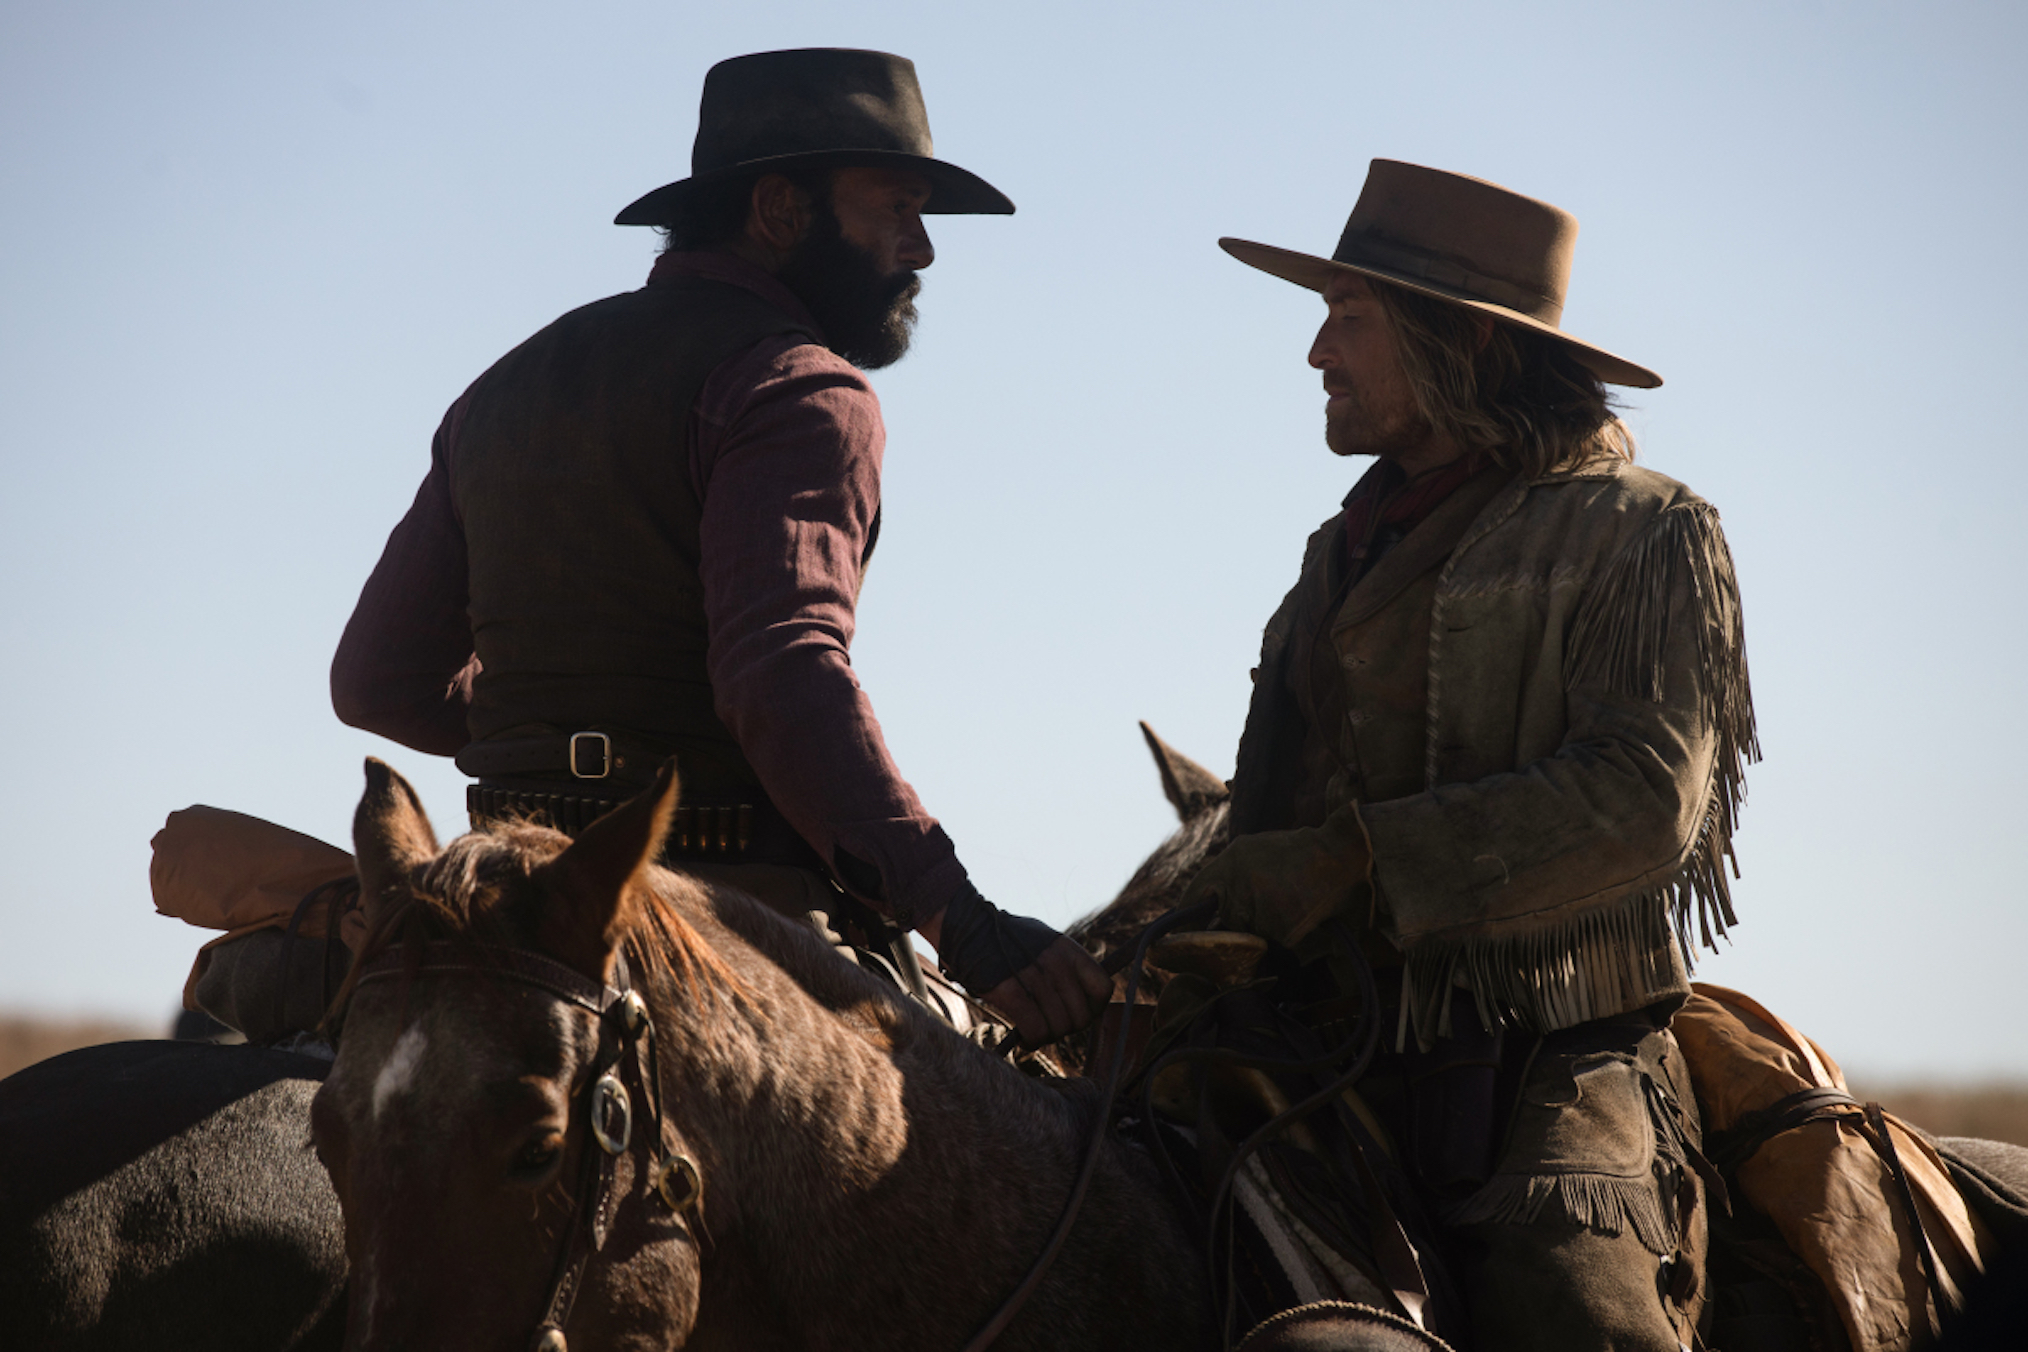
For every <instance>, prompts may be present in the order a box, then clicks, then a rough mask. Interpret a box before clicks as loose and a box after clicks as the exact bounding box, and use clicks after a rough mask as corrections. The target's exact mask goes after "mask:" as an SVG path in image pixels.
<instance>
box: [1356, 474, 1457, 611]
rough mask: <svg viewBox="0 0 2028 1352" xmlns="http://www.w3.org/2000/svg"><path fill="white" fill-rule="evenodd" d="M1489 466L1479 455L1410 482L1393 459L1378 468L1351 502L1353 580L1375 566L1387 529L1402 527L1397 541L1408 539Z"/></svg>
mask: <svg viewBox="0 0 2028 1352" xmlns="http://www.w3.org/2000/svg"><path fill="white" fill-rule="evenodd" d="M1484 467H1485V458H1484V457H1483V456H1482V455H1480V454H1479V453H1478V452H1476V451H1475V452H1473V453H1472V454H1470V455H1461V456H1459V457H1458V458H1457V459H1455V460H1453V461H1451V462H1450V463H1449V464H1444V465H1438V466H1437V467H1436V468H1435V469H1426V470H1424V471H1423V472H1422V473H1420V474H1418V475H1416V476H1415V477H1414V478H1413V479H1409V478H1405V477H1404V476H1403V475H1402V472H1401V468H1400V466H1398V465H1396V464H1395V463H1394V462H1393V461H1392V460H1382V461H1380V462H1379V463H1377V464H1376V465H1374V466H1373V468H1372V469H1370V470H1368V471H1367V472H1366V473H1365V475H1363V476H1362V477H1361V478H1360V480H1359V482H1358V483H1357V484H1355V485H1353V487H1352V492H1351V494H1350V495H1349V496H1348V497H1347V498H1346V499H1345V566H1346V570H1347V577H1348V578H1349V579H1350V580H1352V581H1355V582H1356V581H1357V580H1358V579H1359V577H1360V576H1361V575H1363V574H1364V573H1365V571H1366V570H1367V568H1369V567H1371V566H1372V564H1373V562H1374V561H1375V554H1376V551H1375V549H1374V542H1375V538H1376V537H1377V536H1378V535H1379V534H1380V532H1381V528H1382V527H1387V526H1393V527H1398V529H1397V530H1395V531H1391V532H1389V533H1390V534H1392V535H1393V536H1394V538H1395V539H1400V538H1401V537H1402V536H1404V535H1407V534H1408V533H1409V532H1410V531H1412V530H1414V529H1415V528H1416V527H1417V526H1419V525H1421V524H1422V523H1423V521H1424V519H1426V518H1427V517H1428V516H1429V514H1430V513H1431V512H1434V511H1435V510H1436V509H1437V507H1438V506H1439V505H1441V504H1442V502H1443V500H1444V499H1445V498H1447V497H1449V496H1450V495H1451V494H1453V493H1455V492H1457V491H1458V489H1459V488H1461V487H1463V485H1464V483H1465V481H1466V480H1467V479H1469V478H1471V477H1472V476H1473V475H1474V474H1477V473H1478V472H1479V471H1480V470H1481V469H1483V468H1484ZM1379 552H1382V553H1384V552H1385V549H1384V548H1383V549H1382V550H1380V551H1379Z"/></svg>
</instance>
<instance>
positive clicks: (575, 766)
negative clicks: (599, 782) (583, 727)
mask: <svg viewBox="0 0 2028 1352" xmlns="http://www.w3.org/2000/svg"><path fill="white" fill-rule="evenodd" d="M588 743H590V744H596V745H597V747H598V756H599V759H598V767H599V768H598V769H596V770H586V769H582V768H580V767H581V762H580V761H579V759H578V754H579V748H580V747H582V746H584V745H586V744H588ZM570 772H571V774H573V775H575V776H576V777H577V778H579V779H604V778H605V777H606V776H607V775H609V774H611V773H612V772H613V739H612V738H610V737H608V736H606V734H604V733H603V732H573V733H572V734H571V735H570Z"/></svg>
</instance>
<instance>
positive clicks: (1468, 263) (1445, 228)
mask: <svg viewBox="0 0 2028 1352" xmlns="http://www.w3.org/2000/svg"><path fill="white" fill-rule="evenodd" d="M1576 250H1577V218H1576V217H1575V216H1572V215H1571V214H1570V213H1569V212H1567V211H1565V210H1563V209H1562V208H1560V207H1555V206H1551V205H1550V204H1549V203H1547V202H1541V201H1537V200H1536V199H1535V198H1532V197H1524V196H1522V195H1521V194H1520V193H1518V192H1514V191H1512V190H1510V189H1507V188H1503V187H1501V186H1500V185H1499V184H1497V183H1488V182H1487V181H1486V180H1484V179H1481V178H1471V177H1469V176H1467V175H1465V174H1452V173H1447V172H1445V171H1443V170H1441V169H1427V168H1424V167H1423V166H1422V165H1419V164H1405V163H1403V162H1402V161H1400V160H1375V161H1373V163H1372V165H1371V166H1370V167H1369V169H1368V171H1367V175H1366V185H1365V186H1364V187H1363V188H1361V189H1360V192H1359V201H1358V203H1357V204H1356V205H1354V206H1353V208H1352V217H1351V219H1350V220H1348V221H1347V222H1346V223H1345V233H1344V234H1343V235H1342V236H1340V237H1339V240H1338V248H1337V251H1336V252H1335V253H1333V254H1332V255H1331V257H1332V260H1333V261H1334V262H1339V263H1349V264H1352V265H1354V266H1357V267H1376V268H1381V269H1384V270H1386V271H1389V272H1397V273H1406V274H1408V275H1409V276H1412V277H1416V278H1418V279H1420V280H1422V281H1424V282H1427V283H1429V284H1432V285H1434V286H1437V287H1440V288H1442V289H1444V290H1446V291H1451V292H1456V293H1462V294H1463V295H1465V296H1468V297H1470V298H1472V299H1477V300H1482V301H1488V302H1491V303H1492V304H1495V305H1500V306H1504V307H1506V308H1508V309H1511V310H1517V311H1519V312H1520V313H1522V314H1525V315H1528V316H1530V317H1531V318H1534V319H1537V320H1540V321H1541V322H1542V323H1545V324H1548V325H1551V326H1555V325H1556V324H1558V323H1560V322H1561V320H1562V318H1563V300H1564V296H1565V295H1566V294H1567V293H1568V290H1569V286H1570V263H1571V258H1572V256H1573V255H1574V254H1575V253H1576Z"/></svg>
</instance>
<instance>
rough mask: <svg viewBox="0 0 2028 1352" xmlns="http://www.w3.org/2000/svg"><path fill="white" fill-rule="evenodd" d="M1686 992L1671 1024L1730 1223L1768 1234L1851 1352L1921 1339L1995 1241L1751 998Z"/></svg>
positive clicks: (1869, 1109) (1892, 1124)
mask: <svg viewBox="0 0 2028 1352" xmlns="http://www.w3.org/2000/svg"><path fill="white" fill-rule="evenodd" d="M1692 990H1693V991H1694V994H1692V996H1691V997H1690V1000H1689V1002H1688V1003H1687V1004H1685V1005H1684V1007H1683V1008H1682V1009H1681V1010H1680V1011H1679V1012H1678V1013H1677V1014H1676V1017H1675V1020H1674V1023H1673V1024H1672V1027H1673V1028H1674V1030H1675V1034H1676V1039H1677V1041H1678V1043H1679V1044H1680V1045H1681V1046H1682V1048H1683V1054H1684V1057H1685V1059H1686V1060H1687V1061H1688V1062H1689V1066H1690V1078H1691V1081H1692V1083H1693V1084H1694V1085H1695V1088H1696V1093H1697V1101H1698V1104H1699V1106H1700V1107H1701V1109H1702V1111H1703V1115H1704V1128H1705V1151H1706V1153H1707V1154H1708V1155H1709V1156H1710V1157H1711V1159H1712V1161H1713V1162H1714V1163H1715V1164H1717V1165H1718V1166H1719V1169H1720V1171H1721V1172H1722V1173H1723V1174H1724V1175H1725V1178H1726V1181H1727V1184H1728V1185H1729V1186H1730V1187H1731V1189H1732V1204H1733V1209H1734V1213H1735V1215H1738V1214H1739V1213H1740V1212H1741V1211H1742V1210H1743V1209H1744V1208H1751V1209H1752V1212H1753V1213H1757V1215H1758V1216H1759V1217H1762V1218H1765V1220H1766V1221H1768V1222H1771V1223H1772V1225H1773V1226H1774V1228H1775V1229H1776V1230H1778V1231H1779V1232H1780V1236H1781V1239H1782V1241H1783V1242H1784V1243H1785V1244H1786V1246H1787V1248H1788V1250H1789V1252H1790V1253H1791V1254H1793V1256H1794V1258H1795V1259H1797V1260H1800V1262H1801V1263H1802V1264H1803V1265H1805V1266H1806V1267H1807V1268H1808V1270H1809V1272H1810V1273H1812V1274H1814V1275H1815V1277H1816V1278H1817V1280H1818V1281H1819V1282H1821V1284H1822V1288H1823V1296H1824V1298H1825V1303H1826V1304H1827V1306H1828V1310H1829V1312H1830V1317H1831V1318H1834V1319H1835V1321H1836V1323H1837V1325H1838V1326H1839V1328H1840V1329H1841V1330H1842V1332H1843V1334H1844V1337H1845V1340H1846V1342H1848V1343H1849V1345H1850V1347H1851V1349H1852V1352H1889V1350H1890V1349H1894V1350H1899V1349H1905V1348H1908V1347H1910V1346H1913V1345H1918V1344H1921V1343H1923V1342H1926V1341H1928V1339H1929V1338H1930V1337H1931V1336H1933V1335H1934V1334H1936V1333H1938V1332H1940V1331H1941V1326H1942V1322H1943V1321H1944V1320H1945V1319H1946V1318H1948V1317H1950V1315H1951V1314H1952V1313H1954V1312H1955V1310H1956V1309H1957V1307H1958V1306H1959V1304H1960V1303H1961V1300H1962V1297H1961V1294H1960V1293H1961V1292H1962V1291H1963V1290H1964V1288H1965V1287H1966V1285H1967V1284H1968V1283H1969V1282H1970V1281H1971V1280H1972V1279H1973V1278H1974V1277H1976V1276H1977V1275H1979V1273H1981V1272H1982V1271H1983V1270H1984V1267H1985V1262H1986V1258H1987V1257H1988V1256H1989V1254H1990V1252H1991V1249H1992V1244H1993V1241H1992V1237H1991V1236H1990V1234H1988V1233H1987V1232H1986V1229H1985V1227H1984V1225H1983V1224H1981V1222H1980V1221H1979V1220H1978V1218H1977V1217H1976V1216H1975V1215H1973V1214H1972V1213H1971V1212H1970V1211H1969V1210H1968V1209H1967V1207H1966V1205H1965V1202H1964V1199H1963V1198H1962V1197H1961V1196H1960V1195H1959V1193H1958V1191H1957V1188H1956V1187H1955V1186H1954V1185H1953V1184H1952V1182H1951V1178H1950V1174H1949V1172H1948V1170H1947V1168H1946V1166H1945V1164H1944V1162H1943V1160H1942V1159H1941V1158H1940V1157H1939V1156H1938V1154H1937V1152H1936V1149H1935V1147H1934V1146H1933V1145H1931V1143H1930V1142H1929V1141H1928V1139H1927V1138H1925V1137H1924V1136H1923V1135H1922V1134H1921V1133H1919V1132H1917V1131H1915V1130H1914V1129H1913V1128H1911V1127H1909V1126H1908V1125H1906V1124H1905V1123H1903V1122H1901V1121H1900V1120H1899V1119H1897V1118H1895V1117H1893V1116H1892V1115H1890V1114H1886V1113H1882V1112H1881V1111H1880V1110H1879V1109H1878V1107H1877V1106H1873V1105H1867V1104H1861V1103H1859V1102H1858V1101H1857V1100H1855V1099H1854V1098H1852V1096H1851V1095H1850V1093H1849V1092H1847V1089H1846V1084H1845V1077H1844V1074H1843V1073H1842V1072H1841V1071H1840V1070H1839V1069H1838V1065H1837V1063H1836V1062H1835V1061H1833V1060H1832V1059H1831V1058H1830V1057H1829V1056H1828V1055H1826V1054H1825V1053H1824V1050H1823V1049H1822V1048H1821V1047H1819V1046H1817V1044H1816V1043H1814V1042H1812V1041H1811V1040H1810V1039H1809V1038H1807V1037H1805V1036H1804V1035H1803V1034H1802V1033H1801V1032H1800V1031H1798V1030H1797V1029H1796V1028H1795V1027H1793V1026H1792V1025H1790V1024H1788V1023H1787V1022H1785V1021H1783V1020H1781V1019H1779V1018H1777V1017H1775V1016H1774V1015H1773V1014H1770V1013H1769V1012H1768V1011H1767V1010H1766V1009H1764V1008H1762V1007H1761V1006H1760V1005H1759V1004H1757V1003H1756V1002H1755V1001H1753V1000H1752V999H1749V998H1748V997H1747V996H1744V995H1742V994H1740V993H1739V992H1738V991H1734V990H1728V989H1726V988H1725V987H1723V986H1711V985H1706V984H1704V983H1702V982H1700V983H1697V984H1696V985H1695V986H1693V987H1692ZM1918 1218H1919V1220H1920V1224H1919V1225H1918V1224H1917V1219H1918ZM1749 1219H1751V1218H1749ZM1825 1332H1829V1331H1828V1330H1826V1331H1825Z"/></svg>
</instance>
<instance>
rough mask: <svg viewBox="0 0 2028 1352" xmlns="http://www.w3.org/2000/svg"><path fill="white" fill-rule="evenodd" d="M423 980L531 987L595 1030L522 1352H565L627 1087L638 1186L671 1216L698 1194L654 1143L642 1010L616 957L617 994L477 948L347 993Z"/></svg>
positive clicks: (683, 1169) (402, 966)
mask: <svg viewBox="0 0 2028 1352" xmlns="http://www.w3.org/2000/svg"><path fill="white" fill-rule="evenodd" d="M424 976H485V977H491V978H494V979H498V980H507V981H512V982H514V983H516V984H518V985H523V986H533V987H535V988H536V989H537V990H540V991H542V992H543V993H545V994H547V995H549V996H550V997H551V998H553V999H555V1000H557V1001H560V1002H561V1003H563V1004H567V1005H571V1006H573V1007H575V1008H577V1009H581V1010H583V1011H585V1012H586V1013H587V1014H590V1015H592V1016H594V1017H595V1018H597V1019H598V1021H599V1044H598V1050H597V1052H596V1053H595V1054H594V1055H593V1057H592V1062H591V1065H590V1068H589V1070H588V1071H587V1073H586V1075H585V1087H584V1089H583V1090H582V1091H581V1092H580V1093H579V1094H578V1096H577V1100H576V1104H575V1105H574V1106H573V1108H572V1113H571V1115H572V1117H576V1116H577V1115H578V1112H579V1110H580V1109H581V1110H582V1112H583V1115H584V1118H585V1121H586V1128H587V1129H586V1137H587V1139H586V1141H585V1143H584V1147H583V1150H582V1151H581V1152H580V1155H579V1160H580V1163H579V1168H578V1180H577V1187H576V1189H575V1190H574V1191H573V1192H572V1194H571V1206H572V1214H573V1218H574V1223H572V1224H571V1225H569V1226H568V1228H567V1229H566V1230H565V1231H564V1238H563V1245H562V1248H561V1249H560V1250H559V1251H558V1253H557V1256H556V1268H555V1275H554V1276H553V1277H552V1278H551V1280H550V1286H549V1299H548V1301H547V1302H546V1303H545V1304H544V1306H543V1316H542V1322H541V1323H540V1324H538V1325H536V1329H535V1335H534V1337H533V1338H532V1339H531V1340H530V1343H529V1347H530V1349H531V1352H568V1344H567V1342H566V1341H565V1339H564V1335H563V1329H564V1326H565V1325H566V1324H568V1323H569V1322H570V1310H571V1305H572V1303H573V1302H574V1301H576V1299H577V1293H578V1291H579V1290H580V1289H581V1288H582V1287H583V1285H584V1273H585V1268H586V1267H587V1266H588V1265H589V1264H590V1262H591V1258H592V1255H593V1254H595V1253H597V1252H599V1251H600V1250H602V1249H604V1248H605V1243H606V1236H607V1234H608V1233H609V1232H610V1230H611V1228H612V1221H613V1216H614V1213H615V1212H616V1211H617V1209H618V1198H617V1197H616V1196H615V1195H614V1190H613V1175H614V1171H615V1166H616V1164H617V1162H618V1160H619V1157H620V1156H621V1155H623V1154H625V1153H627V1151H628V1149H629V1148H630V1147H631V1146H632V1145H633V1141H634V1097H633V1093H632V1092H630V1091H629V1090H628V1088H627V1081H628V1080H630V1079H631V1080H632V1081H633V1082H634V1086H635V1090H636V1091H638V1092H639V1094H640V1096H641V1100H642V1104H643V1106H644V1107H645V1108H646V1110H647V1117H646V1119H645V1125H646V1126H647V1128H648V1131H647V1138H648V1142H649V1145H648V1151H647V1154H648V1159H647V1161H646V1167H645V1168H643V1169H642V1170H641V1171H640V1173H639V1177H641V1178H643V1179H645V1180H646V1181H647V1185H648V1191H649V1192H651V1193H653V1194H654V1196H655V1197H656V1198H657V1199H658V1200H659V1201H660V1202H661V1203H662V1205H664V1206H666V1207H667V1208H668V1209H669V1210H670V1212H671V1213H673V1214H676V1215H681V1214H683V1213H684V1212H687V1211H689V1210H690V1209H691V1208H693V1207H695V1206H696V1205H697V1203H698V1201H699V1200H700V1199H701V1198H702V1196H703V1192H704V1183H703V1178H702V1176H701V1175H700V1174H699V1173H698V1170H697V1164H696V1162H695V1161H693V1160H692V1159H691V1158H690V1157H689V1156H687V1155H684V1154H681V1153H677V1152H672V1151H670V1150H669V1149H668V1148H667V1147H666V1145H665V1144H664V1143H663V1140H662V1130H661V1126H662V1104H661V1075H660V1069H659V1065H658V1058H657V1056H656V1052H655V1025H654V1022H653V1020H651V1019H650V1018H649V1016H648V1005H647V1002H646V1001H644V1000H643V999H642V998H641V997H640V995H639V994H637V993H636V992H635V991H634V990H633V987H632V981H631V979H630V976H629V973H628V971H627V963H626V959H625V958H624V957H622V958H620V959H619V961H618V962H617V963H616V964H615V967H614V972H613V979H614V982H615V984H614V985H611V986H607V985H604V984H602V983H599V982H595V981H592V980H589V979H588V978H586V977H585V976H583V975H582V974H580V973H578V972H576V971H574V970H572V969H571V968H569V967H566V966H564V965H563V964H562V963H560V962H557V961H556V960H555V959H553V958H547V957H544V956H543V955H542V954H540V953H532V952H529V951H528V950H526V949H519V948H499V947H494V946H490V945H484V944H453V943H442V942H438V943H430V944H425V945H423V948H422V951H421V953H420V954H417V953H415V952H414V950H412V949H408V948H404V947H395V948H390V949H387V950H386V951H384V952H381V953H379V954H377V955H376V956H374V957H373V958H371V959H370V960H369V961H368V962H367V963H366V965H365V966H364V967H362V968H361V969H360V972H359V976H358V979H357V980H356V981H355V982H354V983H353V984H354V986H355V988H356V987H358V986H363V985H365V984H366V983H367V982H369V981H384V980H388V979H391V978H395V977H407V978H410V979H413V978H415V977H424Z"/></svg>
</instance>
